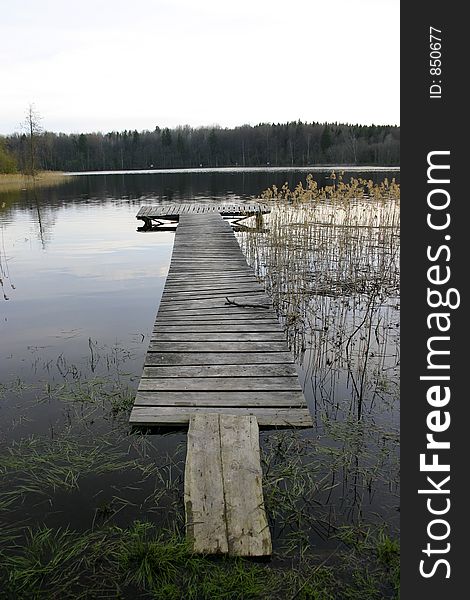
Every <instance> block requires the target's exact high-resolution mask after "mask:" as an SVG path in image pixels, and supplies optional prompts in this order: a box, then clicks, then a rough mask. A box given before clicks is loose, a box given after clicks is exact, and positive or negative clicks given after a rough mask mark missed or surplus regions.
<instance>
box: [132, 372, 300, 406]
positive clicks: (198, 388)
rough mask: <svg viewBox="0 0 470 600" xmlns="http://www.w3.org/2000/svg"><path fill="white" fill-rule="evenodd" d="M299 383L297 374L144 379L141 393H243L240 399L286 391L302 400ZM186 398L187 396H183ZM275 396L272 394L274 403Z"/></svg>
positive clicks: (141, 383)
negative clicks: (244, 395) (286, 375)
mask: <svg viewBox="0 0 470 600" xmlns="http://www.w3.org/2000/svg"><path fill="white" fill-rule="evenodd" d="M298 385H299V382H298V379H297V374H295V375H291V376H290V377H266V376H261V377H225V376H224V377H181V378H174V377H168V378H165V377H160V378H153V377H143V378H142V379H141V380H140V385H139V392H140V391H158V392H171V391H173V392H205V393H207V394H210V393H212V392H225V393H227V394H231V395H232V396H233V395H234V394H235V392H237V393H238V392H241V393H240V394H238V395H240V397H241V396H242V395H243V394H244V393H245V392H250V395H251V392H253V391H255V392H263V391H275V392H282V391H284V390H287V391H292V392H295V393H297V395H298V397H300V398H302V396H301V392H299V388H298ZM182 396H183V397H184V396H186V394H182ZM275 397H276V395H275V394H272V398H273V402H274V401H275Z"/></svg>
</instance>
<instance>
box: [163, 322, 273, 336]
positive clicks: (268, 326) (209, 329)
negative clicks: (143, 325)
mask: <svg viewBox="0 0 470 600" xmlns="http://www.w3.org/2000/svg"><path fill="white" fill-rule="evenodd" d="M221 330H223V331H224V332H228V331H230V332H247V333H249V332H255V331H256V332H261V331H266V332H268V331H270V332H278V331H279V324H278V323H275V322H270V321H268V322H264V323H257V322H256V321H250V320H247V321H245V322H244V323H243V325H240V324H239V321H233V322H232V321H225V322H224V321H218V322H215V323H212V322H206V324H204V325H198V324H194V323H193V322H191V321H189V322H188V321H186V322H184V321H175V322H171V321H169V322H161V321H157V322H156V323H155V327H154V330H153V333H154V334H156V333H160V332H161V331H165V332H167V333H185V332H188V333H217V332H220V331H221Z"/></svg>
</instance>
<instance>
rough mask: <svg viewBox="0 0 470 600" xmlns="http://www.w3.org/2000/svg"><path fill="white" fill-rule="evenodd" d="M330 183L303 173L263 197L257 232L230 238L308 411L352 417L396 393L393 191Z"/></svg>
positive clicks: (338, 179)
mask: <svg viewBox="0 0 470 600" xmlns="http://www.w3.org/2000/svg"><path fill="white" fill-rule="evenodd" d="M331 181H332V184H331V185H328V186H325V187H322V188H319V187H318V185H317V183H316V181H315V180H314V179H313V177H311V176H308V177H307V180H306V183H305V185H304V184H302V183H299V185H297V186H296V188H295V189H294V190H290V189H289V188H288V187H287V185H284V186H282V187H281V188H276V187H273V188H271V189H269V190H267V191H265V192H264V193H263V194H262V197H263V200H264V201H265V202H266V201H267V202H268V203H269V204H270V208H271V213H270V214H269V215H267V216H266V217H265V228H264V230H263V231H261V232H260V231H256V230H251V231H245V232H242V233H240V234H239V240H240V244H241V246H242V248H243V250H244V252H245V254H246V256H247V259H248V262H249V263H250V264H251V265H252V266H253V267H254V268H255V271H256V273H257V274H258V276H259V277H260V278H261V279H262V280H263V281H264V283H265V286H266V289H267V292H268V293H269V295H270V296H271V297H272V299H273V302H274V305H275V307H276V309H277V311H278V314H279V316H280V317H281V319H282V321H283V323H284V324H285V327H286V331H287V334H288V338H289V341H290V345H291V348H292V349H293V351H294V353H295V354H296V356H297V358H298V361H299V362H300V363H301V364H302V368H303V376H304V377H305V378H306V379H308V380H309V382H307V383H305V385H306V386H307V387H308V386H310V387H311V391H312V394H313V396H314V399H315V407H313V408H315V409H316V408H318V403H317V401H321V405H322V409H323V410H328V412H329V413H331V410H330V409H331V407H332V406H333V407H336V409H337V408H338V401H339V400H340V401H341V402H342V401H343V400H347V401H349V400H351V402H349V404H348V407H347V412H348V413H353V414H354V415H356V417H358V418H359V419H360V418H361V417H362V415H363V411H364V409H365V408H368V409H369V410H371V409H373V404H374V402H375V400H376V398H377V397H381V398H382V400H385V401H386V402H388V401H390V400H391V398H392V397H394V396H396V392H397V383H398V364H399V349H398V342H399V313H398V309H399V275H400V269H399V261H400V254H399V253H400V245H399V228H400V210H399V208H400V188H399V185H398V184H397V183H396V182H395V181H394V180H392V181H388V180H385V181H384V182H382V183H381V184H374V183H373V182H372V181H368V180H362V179H351V180H350V182H349V183H345V182H344V181H343V180H342V175H341V173H340V174H338V175H336V174H334V173H333V174H332V176H331ZM340 388H342V389H343V391H342V392H340ZM344 389H347V390H349V392H348V394H347V396H348V397H346V394H345V392H344ZM341 394H342V395H343V396H344V397H343V398H339V397H338V396H339V395H341ZM366 399H368V401H369V402H368V406H367V407H365V404H364V401H365V400H366Z"/></svg>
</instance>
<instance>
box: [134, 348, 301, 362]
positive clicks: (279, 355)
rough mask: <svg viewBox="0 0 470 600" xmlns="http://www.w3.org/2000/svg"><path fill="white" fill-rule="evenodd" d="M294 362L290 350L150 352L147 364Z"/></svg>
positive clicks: (146, 359) (170, 350) (169, 350)
mask: <svg viewBox="0 0 470 600" xmlns="http://www.w3.org/2000/svg"><path fill="white" fill-rule="evenodd" d="M289 362H292V363H293V359H292V355H291V353H290V352H287V351H286V352H269V353H268V352H246V353H245V352H175V351H172V349H171V348H169V349H168V351H167V352H148V353H147V356H146V357H145V365H146V366H157V365H259V364H271V365H273V364H280V363H281V364H285V363H289Z"/></svg>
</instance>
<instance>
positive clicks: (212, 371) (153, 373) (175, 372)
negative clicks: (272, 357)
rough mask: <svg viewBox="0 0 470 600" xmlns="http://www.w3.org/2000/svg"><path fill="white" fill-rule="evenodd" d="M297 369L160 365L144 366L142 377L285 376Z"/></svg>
mask: <svg viewBox="0 0 470 600" xmlns="http://www.w3.org/2000/svg"><path fill="white" fill-rule="evenodd" d="M295 375H297V370H296V368H295V366H294V365H293V364H278V365H266V364H261V365H198V366H179V365H175V366H170V367H165V366H160V367H144V371H143V373H142V377H143V378H145V377H151V378H154V379H157V378H160V377H175V378H180V379H183V378H185V377H241V378H244V377H285V376H295Z"/></svg>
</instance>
